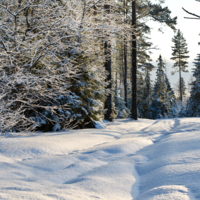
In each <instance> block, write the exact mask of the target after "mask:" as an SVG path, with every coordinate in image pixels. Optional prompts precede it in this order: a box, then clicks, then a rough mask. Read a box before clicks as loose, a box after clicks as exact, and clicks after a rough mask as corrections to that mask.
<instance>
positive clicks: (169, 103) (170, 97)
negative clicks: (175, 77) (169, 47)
mask: <svg viewBox="0 0 200 200" xmlns="http://www.w3.org/2000/svg"><path fill="white" fill-rule="evenodd" d="M157 62H158V69H157V72H156V77H157V78H156V82H155V85H154V88H153V94H152V102H151V105H150V113H151V118H152V119H158V118H162V117H175V115H176V109H175V108H176V102H175V95H174V92H173V90H172V88H171V86H170V83H169V80H168V78H167V76H166V74H165V72H164V69H165V63H164V62H163V59H162V56H161V55H160V56H159V58H158V60H157Z"/></svg>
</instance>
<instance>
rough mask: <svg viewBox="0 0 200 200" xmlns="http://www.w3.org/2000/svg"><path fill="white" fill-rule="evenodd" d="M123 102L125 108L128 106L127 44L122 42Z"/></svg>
mask: <svg viewBox="0 0 200 200" xmlns="http://www.w3.org/2000/svg"><path fill="white" fill-rule="evenodd" d="M124 101H125V106H126V107H127V106H128V99H127V44H126V41H124Z"/></svg>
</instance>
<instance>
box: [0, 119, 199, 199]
mask: <svg viewBox="0 0 200 200" xmlns="http://www.w3.org/2000/svg"><path fill="white" fill-rule="evenodd" d="M199 144H200V118H183V119H164V120H146V119H139V120H138V121H132V120H116V121H115V122H114V123H111V124H109V125H108V126H107V127H106V129H87V130H86V129H85V130H73V131H67V132H58V133H34V134H19V135H11V134H10V135H2V136H1V137H0V199H38V200H43V199H44V200H47V199H48V200H49V199H50V200H51V199H52V200H53V199H54V200H55V199H65V200H79V199H81V200H87V199H88V200H90V199H91V200H93V199H95V200H96V199H102V200H123V199H124V200H129V199H130V200H132V199H134V200H171V199H174V200H179V199H180V200H189V199H191V200H194V199H200V189H199V186H200V145H199Z"/></svg>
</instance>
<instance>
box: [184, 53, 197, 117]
mask: <svg viewBox="0 0 200 200" xmlns="http://www.w3.org/2000/svg"><path fill="white" fill-rule="evenodd" d="M194 65H195V68H193V76H194V78H195V80H194V81H193V82H192V83H191V91H190V97H189V100H188V102H187V106H186V110H187V113H186V115H187V116H189V117H197V116H200V54H198V56H197V59H195V62H194Z"/></svg>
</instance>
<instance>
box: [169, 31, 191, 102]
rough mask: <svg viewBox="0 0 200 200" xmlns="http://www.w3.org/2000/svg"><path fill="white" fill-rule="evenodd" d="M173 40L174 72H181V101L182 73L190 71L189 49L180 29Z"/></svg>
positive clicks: (181, 93) (181, 92) (181, 97)
mask: <svg viewBox="0 0 200 200" xmlns="http://www.w3.org/2000/svg"><path fill="white" fill-rule="evenodd" d="M172 42H173V43H174V46H173V47H172V57H171V59H172V60H174V61H175V63H174V65H173V68H175V71H173V72H172V74H174V73H176V72H178V73H179V91H180V92H179V93H180V101H181V102H182V100H183V91H182V88H183V87H182V81H181V78H182V75H181V72H188V70H187V69H186V68H187V67H188V62H187V59H188V58H189V56H188V55H187V54H188V53H189V51H188V50H187V43H186V40H185V38H184V37H183V34H182V33H181V31H180V29H178V31H177V34H176V35H175V36H174V38H172Z"/></svg>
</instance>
